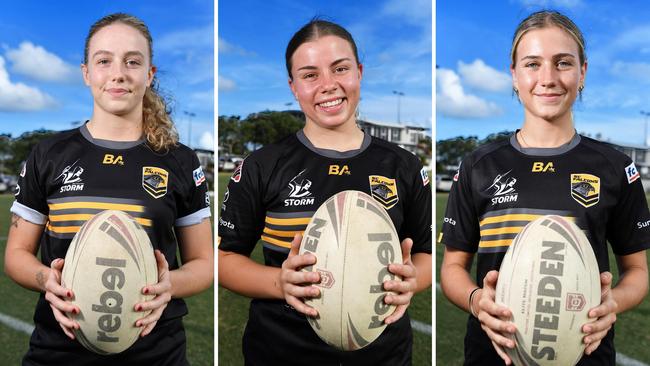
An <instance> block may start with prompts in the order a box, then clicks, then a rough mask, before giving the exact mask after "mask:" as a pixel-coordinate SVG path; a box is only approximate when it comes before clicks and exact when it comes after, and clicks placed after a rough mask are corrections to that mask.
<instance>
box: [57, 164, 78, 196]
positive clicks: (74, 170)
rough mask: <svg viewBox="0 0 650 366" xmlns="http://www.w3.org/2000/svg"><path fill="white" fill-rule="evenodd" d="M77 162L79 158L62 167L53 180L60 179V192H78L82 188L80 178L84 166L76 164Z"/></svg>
mask: <svg viewBox="0 0 650 366" xmlns="http://www.w3.org/2000/svg"><path fill="white" fill-rule="evenodd" d="M78 162H79V159H77V160H76V161H75V162H74V163H72V164H70V165H68V166H66V167H65V168H63V171H62V172H61V174H59V176H58V177H56V179H55V181H58V180H59V179H60V180H61V184H62V185H61V188H60V190H59V192H60V193H63V192H78V191H82V190H83V189H84V183H83V179H82V178H81V175H82V174H83V172H84V168H82V167H81V166H79V165H77V163H78Z"/></svg>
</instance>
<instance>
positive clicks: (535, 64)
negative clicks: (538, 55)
mask: <svg viewBox="0 0 650 366" xmlns="http://www.w3.org/2000/svg"><path fill="white" fill-rule="evenodd" d="M524 67H526V68H529V69H533V70H537V69H538V68H539V62H537V61H532V62H528V63H526V64H525V65H524Z"/></svg>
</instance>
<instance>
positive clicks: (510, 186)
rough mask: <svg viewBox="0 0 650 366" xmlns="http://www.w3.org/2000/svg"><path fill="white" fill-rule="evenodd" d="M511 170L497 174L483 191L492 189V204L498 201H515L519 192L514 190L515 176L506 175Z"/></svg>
mask: <svg viewBox="0 0 650 366" xmlns="http://www.w3.org/2000/svg"><path fill="white" fill-rule="evenodd" d="M511 171H512V170H508V171H507V172H506V173H505V174H497V176H496V177H494V180H492V184H491V185H490V186H489V187H487V189H486V190H485V191H492V192H491V193H492V196H493V197H492V206H494V205H496V204H498V203H507V202H517V198H518V197H519V194H518V193H517V191H516V190H515V184H516V183H517V178H515V177H512V176H508V175H509V174H510V172H511Z"/></svg>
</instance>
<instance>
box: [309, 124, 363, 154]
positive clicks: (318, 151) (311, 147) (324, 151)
mask: <svg viewBox="0 0 650 366" xmlns="http://www.w3.org/2000/svg"><path fill="white" fill-rule="evenodd" d="M296 137H297V138H298V141H300V142H301V143H302V144H303V145H305V146H306V147H307V148H308V149H309V150H311V151H313V152H315V153H316V154H318V155H322V156H324V157H326V158H332V159H346V158H351V157H354V156H357V155H359V154H361V153H362V152H364V151H365V150H366V149H367V148H368V146H370V141H371V140H372V137H371V136H370V135H369V134H368V133H366V132H364V133H363V141H362V142H361V147H360V148H358V149H354V150H348V151H336V150H330V149H320V148H317V147H316V146H314V145H313V144H312V143H311V141H309V139H308V138H307V136H305V133H304V132H303V130H299V131H298V132H296Z"/></svg>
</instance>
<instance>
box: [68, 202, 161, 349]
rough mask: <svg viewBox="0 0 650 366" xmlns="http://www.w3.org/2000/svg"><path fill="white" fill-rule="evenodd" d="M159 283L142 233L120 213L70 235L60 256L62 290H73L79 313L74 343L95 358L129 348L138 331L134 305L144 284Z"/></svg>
mask: <svg viewBox="0 0 650 366" xmlns="http://www.w3.org/2000/svg"><path fill="white" fill-rule="evenodd" d="M157 282H158V268H157V265H156V259H155V256H154V253H153V247H152V246H151V242H150V241H149V237H148V236H147V233H146V232H145V231H144V229H143V228H142V227H141V226H140V224H138V223H137V222H136V221H135V220H134V219H133V218H132V217H131V216H129V215H128V214H126V213H124V212H122V211H115V210H109V211H103V212H100V213H98V214H96V215H95V216H93V217H92V218H90V219H89V220H88V221H86V223H84V225H83V226H81V229H79V231H78V232H77V234H76V235H75V236H74V239H73V240H72V242H71V243H70V246H69V247H68V251H67V253H66V256H65V264H64V266H63V273H62V278H61V285H62V286H64V287H66V288H70V289H72V291H73V292H74V295H75V297H74V299H73V300H72V301H71V302H72V303H73V304H75V305H77V306H78V307H79V309H80V310H81V312H80V313H79V314H68V317H70V318H71V319H73V320H75V321H77V322H78V323H79V325H80V329H78V330H75V331H74V334H75V337H76V338H77V339H78V340H79V342H80V343H81V344H82V345H83V346H84V347H86V348H87V349H89V350H90V351H93V352H95V353H99V354H113V353H119V352H122V351H124V350H125V349H127V348H129V347H130V346H131V345H132V344H133V343H134V342H135V341H136V340H137V339H138V336H139V334H140V331H141V330H142V328H139V327H136V326H135V322H136V320H138V319H140V318H143V317H144V316H146V315H147V314H148V312H136V311H135V310H134V306H135V304H136V303H139V302H142V301H147V300H150V299H151V298H153V296H151V295H146V296H145V295H142V288H143V287H144V286H145V285H150V284H155V283H157Z"/></svg>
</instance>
